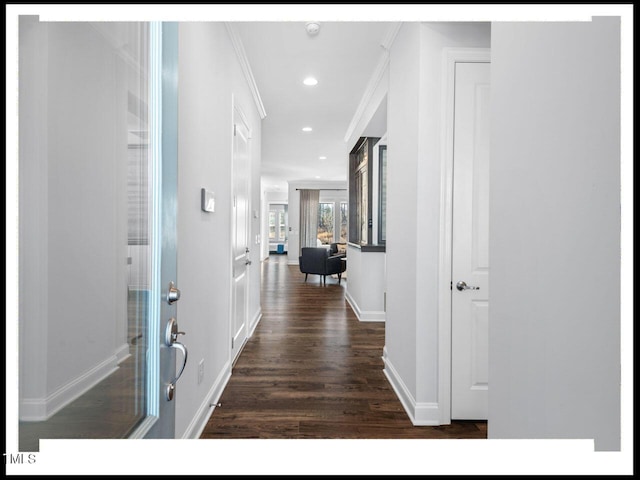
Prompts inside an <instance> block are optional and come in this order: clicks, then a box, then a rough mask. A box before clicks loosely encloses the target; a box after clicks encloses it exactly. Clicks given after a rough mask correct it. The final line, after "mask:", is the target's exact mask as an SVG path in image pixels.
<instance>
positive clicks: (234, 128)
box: [233, 123, 238, 137]
mask: <svg viewBox="0 0 640 480" xmlns="http://www.w3.org/2000/svg"><path fill="white" fill-rule="evenodd" d="M237 134H238V125H236V124H235V123H234V124H233V136H234V137H235V136H236V135H237Z"/></svg>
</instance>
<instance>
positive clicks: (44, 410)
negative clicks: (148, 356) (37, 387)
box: [19, 348, 122, 422]
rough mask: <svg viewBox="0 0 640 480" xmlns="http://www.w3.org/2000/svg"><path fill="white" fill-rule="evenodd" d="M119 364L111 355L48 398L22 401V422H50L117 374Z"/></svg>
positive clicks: (119, 350)
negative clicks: (70, 405)
mask: <svg viewBox="0 0 640 480" xmlns="http://www.w3.org/2000/svg"><path fill="white" fill-rule="evenodd" d="M121 351H122V348H120V349H118V352H121ZM118 352H116V353H118ZM118 362H119V359H118V357H117V356H116V354H114V355H111V356H109V357H108V358H107V359H105V360H103V361H102V362H100V363H99V364H98V365H96V366H95V367H93V368H91V369H90V370H88V371H86V372H85V373H83V374H82V375H80V376H78V377H76V378H74V379H72V380H71V381H69V382H67V383H66V384H65V385H62V386H61V387H59V388H58V389H57V390H56V391H54V392H53V393H51V394H50V395H48V396H47V397H46V398H24V399H22V401H21V402H20V415H19V416H20V420H23V421H25V422H41V421H44V420H48V419H49V418H51V417H52V416H53V415H55V414H56V413H58V412H59V411H60V410H62V409H63V408H64V407H66V406H67V405H69V404H70V403H71V402H73V401H74V400H76V399H78V398H79V397H80V396H82V395H84V394H85V393H87V392H88V391H89V390H91V389H92V388H93V387H95V386H96V385H97V384H98V383H100V382H101V381H102V380H104V379H105V378H107V377H108V376H109V375H111V374H112V373H113V372H115V371H116V370H117V369H118Z"/></svg>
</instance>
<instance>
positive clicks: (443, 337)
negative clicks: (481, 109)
mask: <svg viewBox="0 0 640 480" xmlns="http://www.w3.org/2000/svg"><path fill="white" fill-rule="evenodd" d="M463 62H464V63H490V62H491V49H489V48H445V49H443V51H442V108H441V112H442V118H441V130H442V131H441V142H442V149H441V152H442V153H441V154H442V158H441V169H440V171H441V179H440V195H441V197H440V253H439V258H440V264H439V265H438V278H439V279H440V282H439V285H440V286H441V289H440V292H439V301H438V404H439V406H440V424H441V425H448V424H450V423H451V364H452V358H451V285H452V283H451V282H452V277H451V262H452V254H453V252H452V246H451V239H452V238H451V237H452V228H453V120H454V87H455V83H454V82H455V65H456V63H463ZM447 285H449V288H447Z"/></svg>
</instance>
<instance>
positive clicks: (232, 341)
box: [231, 338, 235, 350]
mask: <svg viewBox="0 0 640 480" xmlns="http://www.w3.org/2000/svg"><path fill="white" fill-rule="evenodd" d="M234 343H235V341H234V340H233V338H232V339H231V350H233V344H234Z"/></svg>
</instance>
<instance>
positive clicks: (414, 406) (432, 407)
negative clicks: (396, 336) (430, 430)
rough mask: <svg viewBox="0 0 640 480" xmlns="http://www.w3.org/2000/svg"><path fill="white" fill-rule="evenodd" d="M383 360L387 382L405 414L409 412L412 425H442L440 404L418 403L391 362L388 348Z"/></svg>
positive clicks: (384, 350)
mask: <svg viewBox="0 0 640 480" xmlns="http://www.w3.org/2000/svg"><path fill="white" fill-rule="evenodd" d="M382 360H383V361H384V370H383V372H384V374H385V376H386V377H387V380H389V383H390V384H391V387H392V388H393V390H394V392H396V395H397V396H398V399H399V400H400V403H402V406H403V407H404V410H405V412H407V415H408V416H409V419H410V420H411V423H412V424H413V425H415V426H434V425H440V408H439V406H438V404H437V403H432V402H416V400H415V398H414V397H413V395H412V394H411V392H410V391H409V389H408V388H407V386H406V385H405V383H404V382H403V381H402V378H400V375H398V372H397V370H396V369H395V368H394V367H393V364H392V363H391V361H390V360H389V357H388V356H387V348H386V347H384V348H383V350H382Z"/></svg>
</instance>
